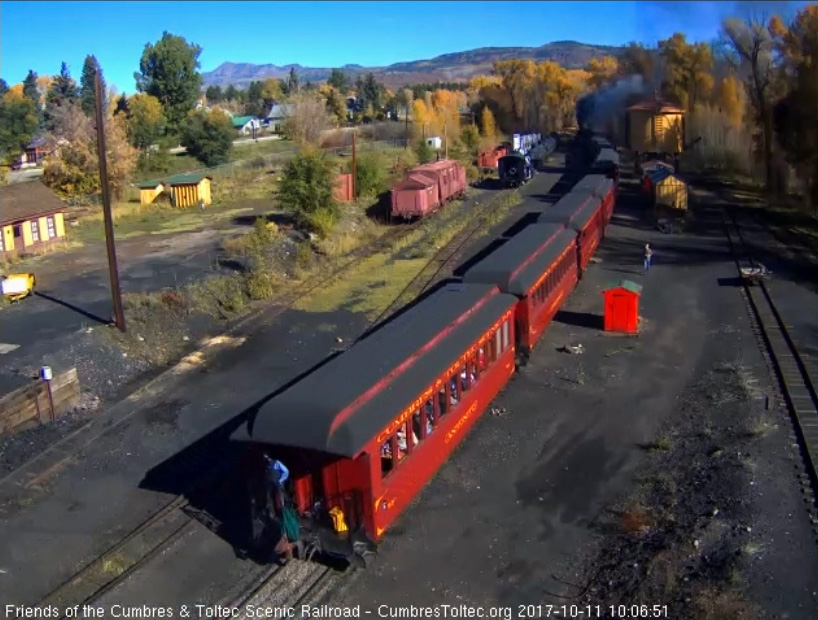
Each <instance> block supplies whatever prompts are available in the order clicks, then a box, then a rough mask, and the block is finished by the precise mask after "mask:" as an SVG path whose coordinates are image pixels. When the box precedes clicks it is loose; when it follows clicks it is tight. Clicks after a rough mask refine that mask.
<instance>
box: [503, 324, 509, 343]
mask: <svg viewBox="0 0 818 620" xmlns="http://www.w3.org/2000/svg"><path fill="white" fill-rule="evenodd" d="M509 341H510V340H509V334H508V319H506V320H505V321H503V351H505V350H506V349H508V346H509Z"/></svg>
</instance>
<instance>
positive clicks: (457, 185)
mask: <svg viewBox="0 0 818 620" xmlns="http://www.w3.org/2000/svg"><path fill="white" fill-rule="evenodd" d="M415 171H417V172H420V173H421V174H424V175H426V176H428V177H430V178H434V179H436V180H437V183H438V187H439V191H440V202H441V204H443V203H446V202H448V201H450V200H453V199H454V198H457V197H458V196H461V195H462V194H463V193H464V192H465V191H466V169H465V168H464V167H463V166H462V165H461V164H460V163H459V162H456V161H453V160H451V159H443V160H441V161H435V162H432V163H430V164H424V165H422V166H418V167H417V168H415V169H414V170H413V172H415Z"/></svg>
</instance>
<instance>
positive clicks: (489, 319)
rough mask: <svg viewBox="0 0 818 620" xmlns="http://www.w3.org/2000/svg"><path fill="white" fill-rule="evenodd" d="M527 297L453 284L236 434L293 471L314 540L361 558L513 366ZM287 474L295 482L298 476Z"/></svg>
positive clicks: (309, 540) (317, 545)
mask: <svg viewBox="0 0 818 620" xmlns="http://www.w3.org/2000/svg"><path fill="white" fill-rule="evenodd" d="M516 304H517V299H516V298H515V297H513V296H511V295H507V294H504V293H502V292H501V291H500V290H499V289H498V288H497V287H496V286H489V285H480V284H449V285H447V286H446V287H445V288H442V289H440V290H438V291H437V292H436V293H435V294H433V295H431V296H429V297H428V298H426V299H425V300H424V301H422V302H421V303H419V304H418V305H416V306H414V307H413V308H411V309H409V310H407V311H406V312H405V313H403V314H401V315H399V316H397V317H396V318H395V319H394V320H393V321H391V322H390V323H387V324H386V325H385V326H384V327H382V328H380V329H379V330H377V331H375V332H374V333H372V334H371V335H370V336H368V337H367V338H365V339H363V340H361V341H360V342H358V343H357V344H355V345H354V346H353V347H352V348H350V349H349V350H347V351H346V352H344V353H342V354H340V355H339V356H337V357H335V358H334V359H332V360H331V361H329V362H328V363H326V364H325V365H323V366H321V367H320V368H318V369H317V370H315V371H314V372H312V373H310V374H309V375H308V376H307V377H306V378H304V379H303V380H301V381H299V382H298V383H296V384H295V385H293V386H292V387H290V388H289V389H287V390H286V391H284V392H282V393H281V394H279V395H278V396H276V397H274V398H273V399H271V400H270V401H268V402H267V403H266V404H265V405H264V406H263V407H262V408H261V409H260V410H259V411H258V412H257V414H256V415H255V416H254V417H253V418H252V419H251V420H250V421H249V422H248V424H247V425H246V426H244V427H242V428H240V429H239V430H238V431H237V432H236V433H235V434H234V435H233V437H232V439H233V440H234V441H236V442H241V443H249V444H250V445H251V446H252V447H253V450H254V453H255V456H254V457H253V460H254V461H255V462H256V464H257V465H256V467H254V468H253V471H263V462H264V457H265V455H266V456H269V457H270V458H274V459H278V460H280V461H281V462H282V463H284V464H285V465H286V467H288V468H289V471H290V481H291V484H292V486H291V490H290V493H291V496H292V498H293V504H294V510H295V512H296V513H297V515H298V518H299V521H300V528H301V529H300V533H299V536H300V538H301V539H302V541H303V542H304V543H306V546H307V547H308V548H313V549H316V550H318V551H320V552H323V553H325V554H327V555H337V556H343V557H344V558H346V559H348V560H350V561H356V562H358V563H361V562H362V561H363V557H364V555H365V554H366V552H367V550H371V549H372V547H373V543H374V542H376V541H378V540H379V539H380V538H381V536H382V534H383V532H384V531H385V530H386V529H387V528H388V527H389V526H390V524H392V522H393V521H394V520H395V519H396V518H397V516H398V515H399V514H400V513H401V512H402V511H403V510H404V509H405V508H406V506H407V505H408V504H409V503H410V502H411V501H412V499H414V497H415V496H416V495H417V494H418V493H419V492H420V490H421V488H422V487H423V486H424V485H425V484H426V483H427V482H428V481H429V479H430V478H431V477H432V475H433V474H434V473H435V471H436V470H437V469H438V467H440V465H441V464H442V463H443V462H444V461H445V460H446V459H447V458H448V456H449V454H451V452H452V451H453V450H454V449H455V447H456V446H457V445H458V444H459V443H460V441H461V440H462V439H463V437H464V436H465V435H466V433H467V432H468V430H469V429H470V428H471V426H472V425H473V424H474V423H475V421H476V420H477V419H478V418H479V417H480V415H481V414H482V413H483V412H484V410H485V409H486V407H487V406H488V404H489V403H490V402H491V400H492V399H493V398H494V397H495V396H496V395H497V393H498V392H499V391H500V390H501V389H502V388H503V386H504V385H505V384H506V382H507V381H508V379H509V377H510V376H511V375H512V374H513V372H514V357H515V345H514V340H515V335H514V310H515V306H516ZM290 481H288V482H290Z"/></svg>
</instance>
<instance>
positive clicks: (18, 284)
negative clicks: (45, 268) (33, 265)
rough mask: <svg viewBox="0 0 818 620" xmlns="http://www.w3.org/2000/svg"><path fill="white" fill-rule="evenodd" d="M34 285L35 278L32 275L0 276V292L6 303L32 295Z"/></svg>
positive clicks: (13, 274) (14, 274)
mask: <svg viewBox="0 0 818 620" xmlns="http://www.w3.org/2000/svg"><path fill="white" fill-rule="evenodd" d="M36 283H37V278H36V277H35V276H34V274H33V273H12V274H9V275H7V276H4V275H0V292H2V294H3V299H5V300H6V301H17V300H19V299H24V298H26V297H28V296H29V295H32V294H33V293H34V286H35V285H36Z"/></svg>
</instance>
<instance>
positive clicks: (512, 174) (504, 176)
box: [497, 153, 534, 187]
mask: <svg viewBox="0 0 818 620" xmlns="http://www.w3.org/2000/svg"><path fill="white" fill-rule="evenodd" d="M497 170H498V173H499V175H500V183H501V184H502V185H503V187H520V186H521V185H524V184H525V183H527V182H528V181H529V180H530V179H531V177H532V176H534V171H533V169H532V167H531V162H530V161H529V160H528V159H527V158H526V157H525V156H524V155H522V154H521V153H511V154H510V155H506V156H505V157H501V158H500V159H499V160H498V161H497Z"/></svg>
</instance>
